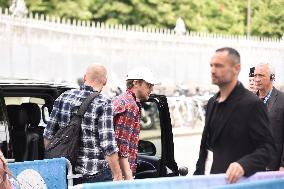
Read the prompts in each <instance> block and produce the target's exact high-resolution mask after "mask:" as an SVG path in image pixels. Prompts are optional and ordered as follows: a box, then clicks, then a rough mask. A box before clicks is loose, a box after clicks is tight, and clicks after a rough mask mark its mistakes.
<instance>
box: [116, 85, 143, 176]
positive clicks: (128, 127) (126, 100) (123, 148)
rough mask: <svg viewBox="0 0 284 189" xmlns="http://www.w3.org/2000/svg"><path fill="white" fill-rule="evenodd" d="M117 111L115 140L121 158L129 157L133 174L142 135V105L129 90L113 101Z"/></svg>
mask: <svg viewBox="0 0 284 189" xmlns="http://www.w3.org/2000/svg"><path fill="white" fill-rule="evenodd" d="M112 102H113V105H114V109H115V111H114V112H115V116H114V128H115V139H116V141H117V145H118V148H119V156H120V157H128V161H129V164H130V168H131V170H132V173H133V174H134V173H136V167H137V165H136V160H137V152H138V141H139V134H140V117H141V108H140V107H141V105H140V102H139V101H138V99H136V97H135V95H134V93H133V92H132V91H130V90H127V91H126V92H125V93H123V94H121V95H119V96H117V97H115V98H114V99H113V100H112Z"/></svg>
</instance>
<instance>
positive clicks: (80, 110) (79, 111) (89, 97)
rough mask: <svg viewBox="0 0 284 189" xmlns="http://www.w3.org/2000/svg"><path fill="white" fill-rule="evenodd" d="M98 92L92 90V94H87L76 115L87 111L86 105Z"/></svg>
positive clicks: (81, 114)
mask: <svg viewBox="0 0 284 189" xmlns="http://www.w3.org/2000/svg"><path fill="white" fill-rule="evenodd" d="M98 94H99V93H98V92H93V93H92V94H90V96H88V97H87V98H86V99H85V100H84V101H83V102H82V104H81V106H80V108H79V110H78V112H77V115H78V116H83V115H84V114H85V112H86V111H87V108H88V106H89V105H90V104H91V102H92V101H93V99H94V98H95V97H96V96H97V95H98Z"/></svg>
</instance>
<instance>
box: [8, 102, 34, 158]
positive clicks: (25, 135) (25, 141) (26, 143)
mask: <svg viewBox="0 0 284 189" xmlns="http://www.w3.org/2000/svg"><path fill="white" fill-rule="evenodd" d="M7 112H8V117H9V122H10V124H11V126H12V129H11V141H12V145H13V154H14V158H15V161H26V160H34V159H36V157H37V156H38V152H37V151H32V150H33V146H34V145H38V139H39V136H38V135H37V134H34V133H29V132H28V129H27V127H28V114H27V111H26V110H25V108H24V107H23V106H21V105H7Z"/></svg>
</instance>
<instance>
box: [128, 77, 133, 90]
mask: <svg viewBox="0 0 284 189" xmlns="http://www.w3.org/2000/svg"><path fill="white" fill-rule="evenodd" d="M133 81H134V79H128V80H126V89H132V87H133V86H134V85H133Z"/></svg>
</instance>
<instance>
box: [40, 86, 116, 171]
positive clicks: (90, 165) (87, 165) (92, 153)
mask: <svg viewBox="0 0 284 189" xmlns="http://www.w3.org/2000/svg"><path fill="white" fill-rule="evenodd" d="M93 92H94V89H93V88H92V87H90V86H85V85H82V86H81V87H80V89H72V90H69V91H66V92H64V93H63V94H61V95H60V96H59V97H58V98H57V99H56V101H55V102H54V106H53V110H52V112H51V115H50V119H49V121H48V124H47V126H46V128H45V130H44V134H43V136H44V138H47V139H51V138H52V137H53V136H54V135H55V133H56V131H57V130H58V128H56V125H57V124H58V125H59V127H60V128H63V127H66V126H68V123H69V121H70V117H71V114H74V113H76V112H77V110H78V109H79V106H80V105H81V103H82V101H83V100H84V99H85V98H86V97H87V96H89V95H90V94H91V93H93ZM113 115H114V108H113V105H112V103H111V100H110V99H108V98H106V97H104V96H103V95H102V94H98V96H97V97H96V98H95V99H94V100H93V102H92V103H91V104H90V105H89V107H88V109H87V111H86V113H85V115H84V119H83V120H82V125H81V127H82V139H81V145H80V150H79V156H78V161H77V166H76V170H77V172H78V173H81V174H83V175H94V174H96V173H98V172H100V171H101V170H103V169H106V168H107V167H108V164H107V161H106V160H105V156H106V155H110V154H112V153H114V152H118V148H117V145H116V142H115V137H114V128H113Z"/></svg>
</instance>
